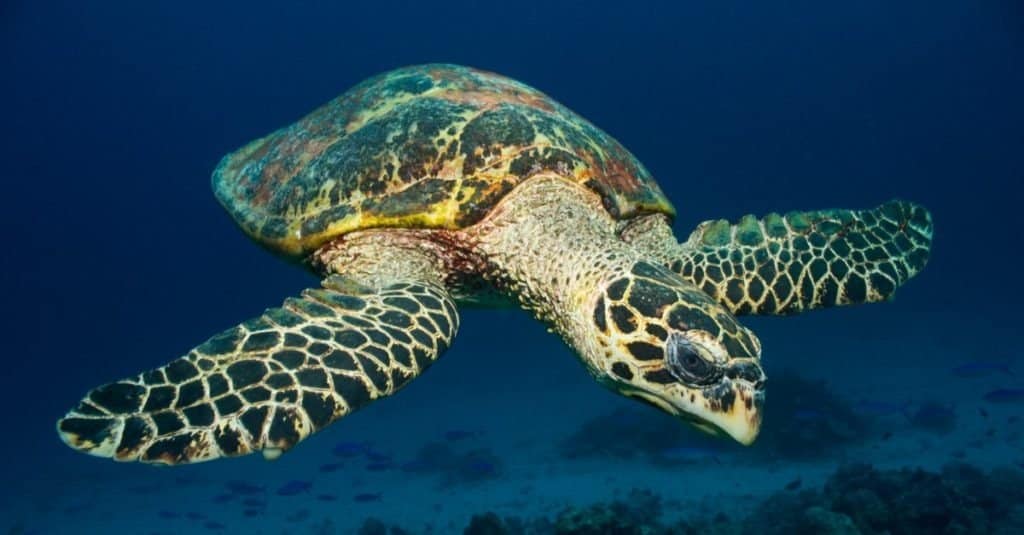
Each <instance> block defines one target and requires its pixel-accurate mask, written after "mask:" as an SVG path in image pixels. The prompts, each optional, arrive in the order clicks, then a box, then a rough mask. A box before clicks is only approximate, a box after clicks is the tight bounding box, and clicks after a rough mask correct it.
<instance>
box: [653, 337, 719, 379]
mask: <svg viewBox="0 0 1024 535" xmlns="http://www.w3.org/2000/svg"><path fill="white" fill-rule="evenodd" d="M667 345H668V351H667V356H666V360H667V361H668V370H669V372H670V373H672V375H674V376H675V377H676V379H679V380H680V381H683V382H684V383H688V384H694V385H707V384H711V383H714V382H715V381H717V380H718V379H719V377H721V375H722V371H721V370H720V369H719V367H718V366H716V365H715V363H713V362H711V361H709V360H708V359H706V358H704V356H702V355H701V354H700V351H698V350H697V348H696V347H694V345H693V343H692V342H690V341H689V340H687V339H686V338H685V337H683V336H682V335H680V334H678V333H672V335H671V336H669V338H668V344H667Z"/></svg>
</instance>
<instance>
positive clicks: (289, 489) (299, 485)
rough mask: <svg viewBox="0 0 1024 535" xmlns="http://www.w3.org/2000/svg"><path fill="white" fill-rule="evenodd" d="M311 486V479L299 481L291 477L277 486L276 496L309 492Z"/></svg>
mask: <svg viewBox="0 0 1024 535" xmlns="http://www.w3.org/2000/svg"><path fill="white" fill-rule="evenodd" d="M311 488H313V482H312V481H300V480H298V479H293V480H291V481H289V482H287V483H285V484H284V485H281V486H280V487H278V488H277V495H278V496H295V495H296V494H302V493H303V492H309V489H311Z"/></svg>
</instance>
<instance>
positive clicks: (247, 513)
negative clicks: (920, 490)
mask: <svg viewBox="0 0 1024 535" xmlns="http://www.w3.org/2000/svg"><path fill="white" fill-rule="evenodd" d="M262 514H263V509H246V510H244V511H242V515H243V516H246V517H249V518H252V517H254V516H260V515H262Z"/></svg>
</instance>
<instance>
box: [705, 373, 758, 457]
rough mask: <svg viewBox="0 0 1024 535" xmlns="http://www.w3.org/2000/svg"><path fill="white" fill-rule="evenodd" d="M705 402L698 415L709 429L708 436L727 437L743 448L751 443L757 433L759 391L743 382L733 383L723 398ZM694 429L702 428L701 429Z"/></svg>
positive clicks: (721, 396)
mask: <svg viewBox="0 0 1024 535" xmlns="http://www.w3.org/2000/svg"><path fill="white" fill-rule="evenodd" d="M709 401H710V403H709V404H708V407H709V408H708V410H706V411H704V414H701V417H700V419H701V420H702V423H705V424H707V426H708V427H713V429H712V430H711V432H712V434H720V435H727V436H730V437H732V438H733V440H735V441H736V442H739V443H740V444H743V445H744V446H749V445H751V444H753V443H754V440H755V439H757V435H758V433H760V431H761V419H762V414H763V408H764V390H763V389H758V388H755V387H754V386H752V385H749V384H745V383H744V382H734V383H732V384H731V385H729V388H728V390H727V391H726V392H725V393H724V394H721V395H719V396H717V397H712V398H709ZM698 427H701V428H702V429H703V428H704V426H701V425H698ZM705 430H707V429H705Z"/></svg>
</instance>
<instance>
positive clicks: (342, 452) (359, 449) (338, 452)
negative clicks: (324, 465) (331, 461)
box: [331, 442, 369, 457]
mask: <svg viewBox="0 0 1024 535" xmlns="http://www.w3.org/2000/svg"><path fill="white" fill-rule="evenodd" d="M367 448H369V444H367V443H365V442H339V443H337V444H335V445H334V449H332V450H331V452H332V453H334V455H335V456H337V457H356V456H358V455H362V454H363V453H365V452H366V450H367Z"/></svg>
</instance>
